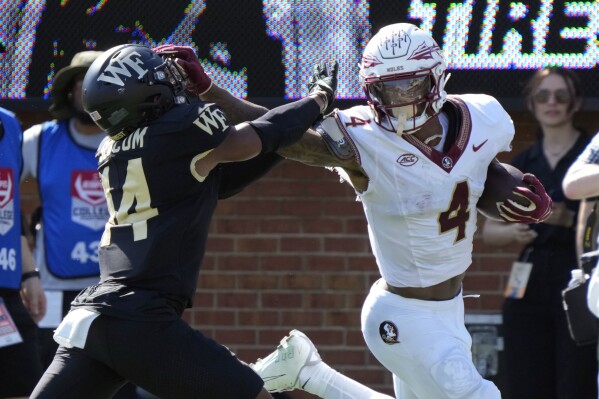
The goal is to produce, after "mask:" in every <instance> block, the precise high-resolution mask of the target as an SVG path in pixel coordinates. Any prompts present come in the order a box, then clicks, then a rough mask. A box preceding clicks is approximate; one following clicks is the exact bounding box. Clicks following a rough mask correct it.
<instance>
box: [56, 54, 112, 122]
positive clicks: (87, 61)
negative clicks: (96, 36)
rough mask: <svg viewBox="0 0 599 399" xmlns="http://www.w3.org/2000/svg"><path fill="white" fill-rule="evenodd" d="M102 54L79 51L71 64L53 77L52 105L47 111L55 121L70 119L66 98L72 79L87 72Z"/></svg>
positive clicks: (70, 111) (68, 102)
mask: <svg viewBox="0 0 599 399" xmlns="http://www.w3.org/2000/svg"><path fill="white" fill-rule="evenodd" d="M101 54H102V51H91V50H90V51H81V52H79V53H77V54H75V55H74V56H73V59H72V60H71V64H70V65H68V66H66V67H64V68H62V69H60V70H59V71H58V72H57V73H56V76H55V77H54V83H53V85H52V98H53V101H52V105H50V108H49V111H50V113H52V115H53V116H54V117H55V118H57V119H66V118H70V117H71V116H72V115H73V112H74V110H73V107H72V106H71V102H70V100H69V98H68V96H69V92H70V89H71V85H72V83H73V79H74V78H75V77H76V76H77V75H79V74H81V73H85V72H87V70H88V69H89V66H90V65H91V64H92V63H93V62H94V60H95V59H96V58H98V57H99V56H100V55H101Z"/></svg>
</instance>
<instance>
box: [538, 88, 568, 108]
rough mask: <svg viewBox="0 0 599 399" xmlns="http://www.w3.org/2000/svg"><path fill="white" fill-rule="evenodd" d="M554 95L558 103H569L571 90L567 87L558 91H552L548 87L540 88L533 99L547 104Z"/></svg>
mask: <svg viewBox="0 0 599 399" xmlns="http://www.w3.org/2000/svg"><path fill="white" fill-rule="evenodd" d="M552 95H553V97H554V98H555V102H557V103H558V104H569V103H570V92H569V91H568V90H567V89H558V90H556V91H550V90H547V89H543V90H539V91H538V92H536V93H535V95H534V96H533V99H534V100H535V102H536V103H538V104H545V103H547V102H549V98H550V97H551V96H552Z"/></svg>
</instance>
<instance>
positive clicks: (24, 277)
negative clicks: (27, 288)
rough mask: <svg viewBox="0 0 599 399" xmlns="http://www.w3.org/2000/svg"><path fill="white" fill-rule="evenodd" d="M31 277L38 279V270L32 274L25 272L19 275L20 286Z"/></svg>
mask: <svg viewBox="0 0 599 399" xmlns="http://www.w3.org/2000/svg"><path fill="white" fill-rule="evenodd" d="M32 277H37V278H40V271H39V269H35V270H33V271H32V272H25V273H23V274H22V275H21V284H23V283H24V282H25V280H28V279H30V278H32Z"/></svg>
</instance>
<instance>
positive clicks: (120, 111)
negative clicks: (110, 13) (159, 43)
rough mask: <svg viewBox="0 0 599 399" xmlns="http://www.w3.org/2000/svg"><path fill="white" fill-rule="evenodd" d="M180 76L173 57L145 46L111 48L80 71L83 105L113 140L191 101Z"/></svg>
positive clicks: (184, 77) (190, 94) (127, 45)
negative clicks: (176, 106) (81, 73)
mask: <svg viewBox="0 0 599 399" xmlns="http://www.w3.org/2000/svg"><path fill="white" fill-rule="evenodd" d="M186 78H187V76H186V74H185V72H184V71H183V69H182V68H181V67H180V66H179V65H178V64H177V63H176V62H175V60H174V59H171V58H168V57H165V58H162V57H161V56H159V55H158V54H156V53H154V52H153V51H152V50H151V49H150V48H148V47H146V46H142V45H137V44H125V45H120V46H117V47H113V48H111V49H110V50H107V51H106V52H104V54H102V55H101V56H100V57H98V58H97V59H96V60H95V61H94V62H93V64H92V65H91V66H90V67H89V70H88V71H87V73H86V74H85V78H84V80H83V108H84V109H85V111H87V112H88V113H89V114H90V116H91V117H92V119H93V120H94V122H96V124H97V125H98V126H99V127H101V128H102V129H103V130H105V131H106V132H107V133H108V135H109V136H110V137H111V138H112V139H113V140H121V139H122V138H124V137H126V136H127V135H128V134H129V133H131V132H132V131H134V130H135V129H136V128H138V127H139V126H140V125H141V124H143V123H147V122H149V121H152V120H154V119H156V118H158V117H160V116H161V115H162V114H164V113H165V112H166V111H168V110H169V109H171V108H172V107H173V106H174V105H176V104H183V103H190V102H192V101H193V99H194V95H193V94H192V93H189V92H186V91H185V86H186ZM195 97H197V96H195Z"/></svg>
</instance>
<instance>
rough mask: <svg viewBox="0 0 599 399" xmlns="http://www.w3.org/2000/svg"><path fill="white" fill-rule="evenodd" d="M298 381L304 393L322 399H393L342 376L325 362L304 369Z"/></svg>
mask: <svg viewBox="0 0 599 399" xmlns="http://www.w3.org/2000/svg"><path fill="white" fill-rule="evenodd" d="M299 381H300V386H301V387H302V389H303V390H304V391H306V392H309V393H311V394H312V395H316V396H318V397H320V398H323V399H393V398H392V397H391V396H387V395H383V394H380V393H378V392H375V391H373V390H372V389H370V388H368V387H366V386H364V385H362V384H360V383H359V382H357V381H354V380H352V379H351V378H349V377H346V376H344V375H343V374H341V373H339V372H338V371H335V370H333V369H332V368H331V367H330V366H329V365H328V364H326V363H325V362H318V363H317V364H315V365H308V366H306V367H304V368H303V369H302V370H301V371H300V374H299Z"/></svg>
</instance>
